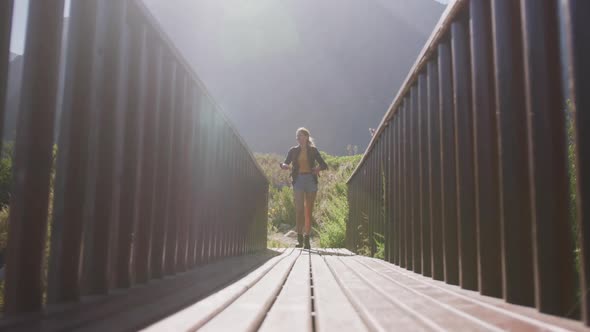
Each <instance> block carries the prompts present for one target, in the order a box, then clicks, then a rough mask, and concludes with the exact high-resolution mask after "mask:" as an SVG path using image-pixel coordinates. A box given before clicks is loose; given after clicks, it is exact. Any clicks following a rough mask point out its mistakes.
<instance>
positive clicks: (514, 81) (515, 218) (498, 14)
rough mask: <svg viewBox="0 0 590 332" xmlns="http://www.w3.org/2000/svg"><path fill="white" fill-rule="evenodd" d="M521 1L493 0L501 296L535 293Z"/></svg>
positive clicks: (515, 297)
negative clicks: (520, 33)
mask: <svg viewBox="0 0 590 332" xmlns="http://www.w3.org/2000/svg"><path fill="white" fill-rule="evenodd" d="M520 26H521V23H520V5H519V3H518V2H517V1H512V0H494V1H493V2H492V30H493V41H494V48H493V50H494V69H495V90H496V101H495V104H496V114H497V117H498V120H497V126H498V133H499V137H498V139H499V141H498V151H499V156H500V157H499V162H500V167H499V183H500V222H501V240H502V243H501V247H500V248H501V258H502V272H503V273H502V289H503V298H504V299H506V300H507V301H508V302H518V299H519V298H522V297H523V296H522V295H519V294H528V295H525V296H524V297H525V298H529V301H528V302H529V303H531V302H532V301H530V298H531V296H532V294H533V284H532V283H531V282H530V280H531V279H532V276H533V266H532V252H531V250H532V249H531V248H532V243H531V242H532V235H531V229H532V225H531V222H532V221H531V209H530V193H529V175H528V172H529V171H528V152H527V140H528V139H527V131H528V129H527V115H526V110H525V102H524V98H522V96H523V95H524V76H523V75H524V72H523V71H522V69H521V68H523V66H524V64H523V54H522V42H521V38H520V37H519V36H518V34H516V33H515V32H514V31H519V29H520Z"/></svg>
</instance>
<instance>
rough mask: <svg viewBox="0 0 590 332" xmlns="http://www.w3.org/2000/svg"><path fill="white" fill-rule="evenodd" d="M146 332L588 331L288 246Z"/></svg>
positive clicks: (394, 271) (378, 264)
mask: <svg viewBox="0 0 590 332" xmlns="http://www.w3.org/2000/svg"><path fill="white" fill-rule="evenodd" d="M280 252H281V254H280V255H278V256H276V257H274V258H272V259H270V260H268V261H267V262H266V263H265V264H263V265H262V266H261V267H259V268H258V269H256V270H254V271H253V272H251V273H250V274H248V275H247V276H245V277H244V278H242V279H240V280H239V281H237V282H235V283H233V284H231V285H230V286H228V287H226V288H224V289H222V290H221V291H219V292H217V293H215V294H213V295H211V296H209V297H207V298H205V299H204V300H201V301H199V302H197V303H195V304H193V305H191V306H189V307H187V308H185V309H184V310H182V311H179V312H177V313H176V314H174V315H171V316H169V317H167V318H165V319H163V320H161V321H159V322H157V323H155V324H153V325H151V326H149V327H147V328H146V329H145V331H192V330H197V329H198V330H200V331H254V330H261V331H298V332H300V331H363V330H366V331H368V330H388V331H391V330H401V331H409V330H411V331H423V330H436V331H440V330H449V331H480V330H492V331H499V330H517V331H539V330H542V331H547V330H549V331H551V330H553V331H564V330H573V331H587V330H588V329H587V328H585V327H584V326H583V325H582V323H580V322H576V321H571V320H567V319H562V318H557V317H554V316H549V315H544V314H540V313H539V312H537V311H536V310H535V309H533V308H526V307H521V306H516V305H511V304H507V303H506V302H504V301H503V300H500V299H495V298H490V297H485V296H481V295H479V294H478V293H477V292H472V291H467V290H463V289H461V288H459V287H457V286H452V285H448V284H445V283H443V282H440V281H435V280H432V279H430V278H427V277H423V276H421V275H417V274H415V273H413V272H410V271H408V270H405V269H403V268H400V267H397V266H395V265H392V264H389V263H386V262H383V261H380V260H377V259H372V258H367V257H362V256H356V255H353V254H352V253H350V252H349V251H346V250H343V249H323V250H311V251H306V250H299V249H283V250H280Z"/></svg>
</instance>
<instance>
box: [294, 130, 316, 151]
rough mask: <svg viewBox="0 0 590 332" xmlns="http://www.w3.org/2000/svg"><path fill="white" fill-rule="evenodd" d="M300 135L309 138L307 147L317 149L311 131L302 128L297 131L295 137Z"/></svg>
mask: <svg viewBox="0 0 590 332" xmlns="http://www.w3.org/2000/svg"><path fill="white" fill-rule="evenodd" d="M299 134H303V135H305V136H307V145H309V146H313V147H315V143H314V140H313V138H312V137H311V135H310V134H309V130H307V129H306V128H304V127H301V128H299V129H297V132H295V135H299Z"/></svg>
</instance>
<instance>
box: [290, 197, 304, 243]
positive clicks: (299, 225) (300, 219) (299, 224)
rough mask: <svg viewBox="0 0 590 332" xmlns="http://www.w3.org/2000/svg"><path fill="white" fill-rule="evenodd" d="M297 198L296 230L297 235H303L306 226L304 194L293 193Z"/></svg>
mask: <svg viewBox="0 0 590 332" xmlns="http://www.w3.org/2000/svg"><path fill="white" fill-rule="evenodd" d="M293 197H294V198H295V199H294V200H295V229H296V231H297V234H303V225H304V224H305V209H304V192H303V191H295V192H293Z"/></svg>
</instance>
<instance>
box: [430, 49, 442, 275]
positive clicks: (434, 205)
mask: <svg viewBox="0 0 590 332" xmlns="http://www.w3.org/2000/svg"><path fill="white" fill-rule="evenodd" d="M437 57H438V55H437V54H435V56H434V57H433V58H432V59H431V60H430V61H429V62H428V65H427V66H428V68H427V70H428V83H427V84H428V112H427V113H428V142H429V148H428V154H429V165H428V168H429V177H430V183H429V186H428V189H427V190H428V193H429V197H428V199H429V201H430V203H429V205H430V211H429V212H430V237H431V255H432V267H431V268H432V277H433V278H434V279H435V280H444V258H443V254H444V251H443V215H442V200H441V195H442V182H441V180H442V169H441V152H442V149H441V147H442V142H443V140H442V137H441V131H440V126H441V122H440V98H439V72H438V70H439V69H438V68H439V67H438V60H437Z"/></svg>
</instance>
